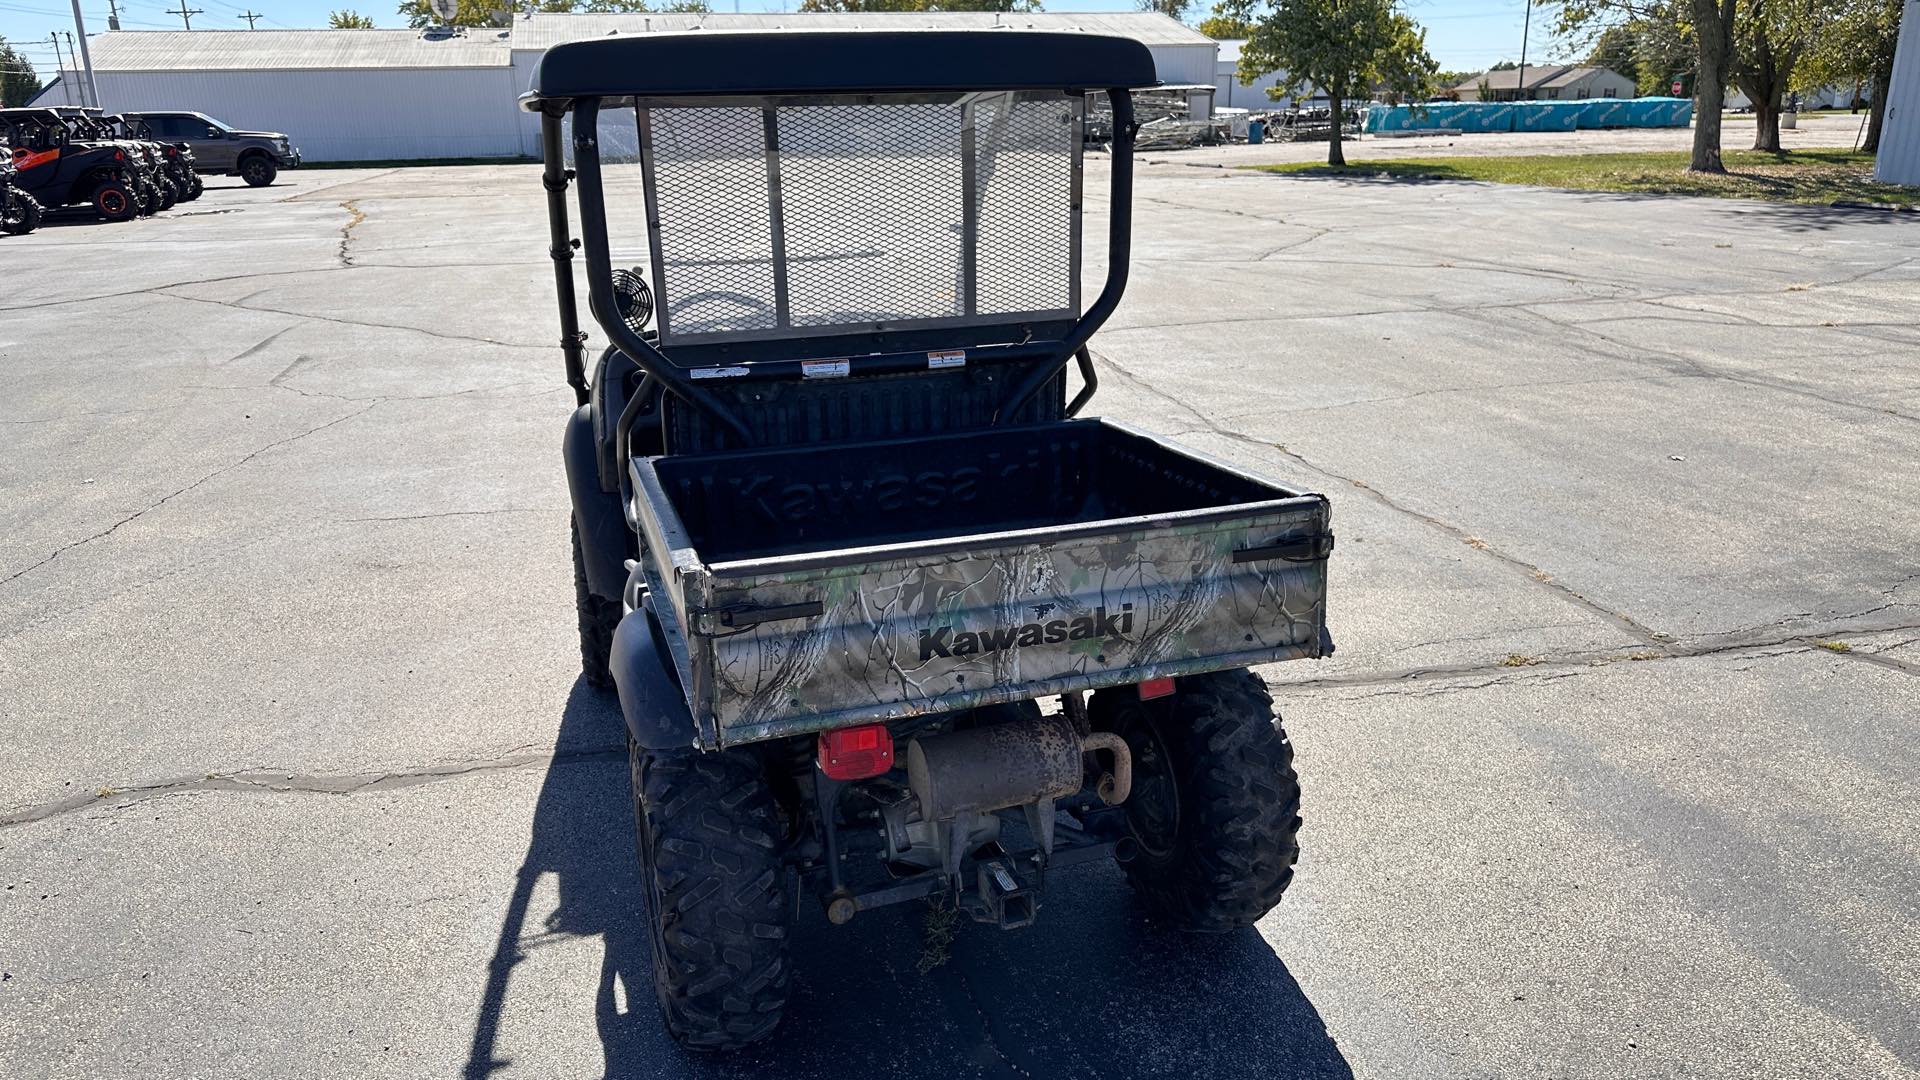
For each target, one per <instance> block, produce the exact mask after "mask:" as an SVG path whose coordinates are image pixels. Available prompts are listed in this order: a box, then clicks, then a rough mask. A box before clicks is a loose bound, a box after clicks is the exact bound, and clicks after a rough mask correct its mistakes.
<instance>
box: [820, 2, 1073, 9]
mask: <svg viewBox="0 0 1920 1080" xmlns="http://www.w3.org/2000/svg"><path fill="white" fill-rule="evenodd" d="M800 10H801V11H1039V10H1040V0H800Z"/></svg>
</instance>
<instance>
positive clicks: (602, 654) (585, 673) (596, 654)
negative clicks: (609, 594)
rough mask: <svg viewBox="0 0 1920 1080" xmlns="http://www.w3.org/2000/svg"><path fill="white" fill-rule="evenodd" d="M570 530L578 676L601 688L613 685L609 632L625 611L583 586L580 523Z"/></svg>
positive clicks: (584, 570)
mask: <svg viewBox="0 0 1920 1080" xmlns="http://www.w3.org/2000/svg"><path fill="white" fill-rule="evenodd" d="M571 532H572V534H573V606H574V611H575V613H576V614H577V615H578V616H579V620H580V676H581V677H582V678H584V679H586V680H587V685H588V686H592V687H595V688H598V689H601V690H605V689H607V688H608V687H610V686H612V685H613V671H612V670H611V668H610V667H609V666H608V663H607V661H608V658H609V657H611V656H612V655H613V632H614V631H615V630H617V629H619V628H620V618H621V616H622V615H623V614H625V612H624V611H623V610H622V608H621V605H620V602H619V601H618V600H608V599H606V598H605V597H601V596H595V595H594V593H593V590H592V589H590V588H588V587H587V560H586V555H585V553H584V552H582V551H581V550H580V526H579V524H578V523H576V524H574V526H573V527H572V529H571Z"/></svg>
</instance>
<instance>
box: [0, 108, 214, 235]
mask: <svg viewBox="0 0 1920 1080" xmlns="http://www.w3.org/2000/svg"><path fill="white" fill-rule="evenodd" d="M0 136H4V137H5V139H6V144H5V145H6V147H7V150H8V153H7V154H6V155H5V156H4V157H0V232H5V233H7V234H10V235H20V234H23V233H30V232H32V231H33V230H34V229H35V228H37V227H39V224H40V219H41V217H42V215H44V214H45V213H47V212H49V211H52V210H57V209H60V208H61V207H66V206H74V207H91V208H92V210H93V212H94V214H95V215H96V216H98V217H100V218H102V219H105V220H107V221H130V220H132V219H134V218H136V217H143V216H146V215H148V214H157V213H159V212H160V211H162V210H169V209H172V208H173V206H174V205H175V204H176V203H182V202H191V201H193V200H194V199H197V198H199V197H200V192H201V191H202V190H203V187H204V185H203V184H202V182H201V179H200V174H199V173H198V172H197V171H195V169H194V158H193V151H192V150H191V149H190V148H188V146H187V145H186V144H185V143H172V142H164V141H162V140H160V139H158V138H155V137H154V133H153V131H152V130H151V128H150V127H149V126H148V125H147V123H146V121H144V120H142V119H140V118H138V117H129V116H119V115H113V114H109V113H105V112H103V111H102V110H100V109H90V108H76V107H71V106H67V107H58V108H39V109H0Z"/></svg>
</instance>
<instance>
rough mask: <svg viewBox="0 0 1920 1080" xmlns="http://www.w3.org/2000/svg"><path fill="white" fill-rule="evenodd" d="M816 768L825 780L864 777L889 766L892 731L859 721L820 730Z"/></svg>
mask: <svg viewBox="0 0 1920 1080" xmlns="http://www.w3.org/2000/svg"><path fill="white" fill-rule="evenodd" d="M819 758H820V771H821V772H823V773H826V774H827V779H829V780H865V779H866V778H867V777H869V776H879V775H880V774H881V773H883V772H886V771H887V770H888V769H891V768H893V733H892V732H890V731H888V730H887V725H885V724H862V725H860V726H859V727H849V728H840V729H839V730H837V731H823V732H821V733H820V752H819Z"/></svg>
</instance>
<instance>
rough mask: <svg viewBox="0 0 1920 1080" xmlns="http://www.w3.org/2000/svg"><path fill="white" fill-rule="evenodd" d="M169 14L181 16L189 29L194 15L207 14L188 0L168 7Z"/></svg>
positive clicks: (77, 0)
mask: <svg viewBox="0 0 1920 1080" xmlns="http://www.w3.org/2000/svg"><path fill="white" fill-rule="evenodd" d="M73 2H74V3H76V4H78V3H79V2H80V0H73ZM167 14H169V15H178V16H180V21H181V22H183V23H185V24H186V25H187V29H189V30H191V29H193V17H194V16H195V15H205V14H206V12H204V11H201V10H200V9H199V8H190V7H188V6H187V0H180V6H179V7H177V8H168V9H167Z"/></svg>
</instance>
